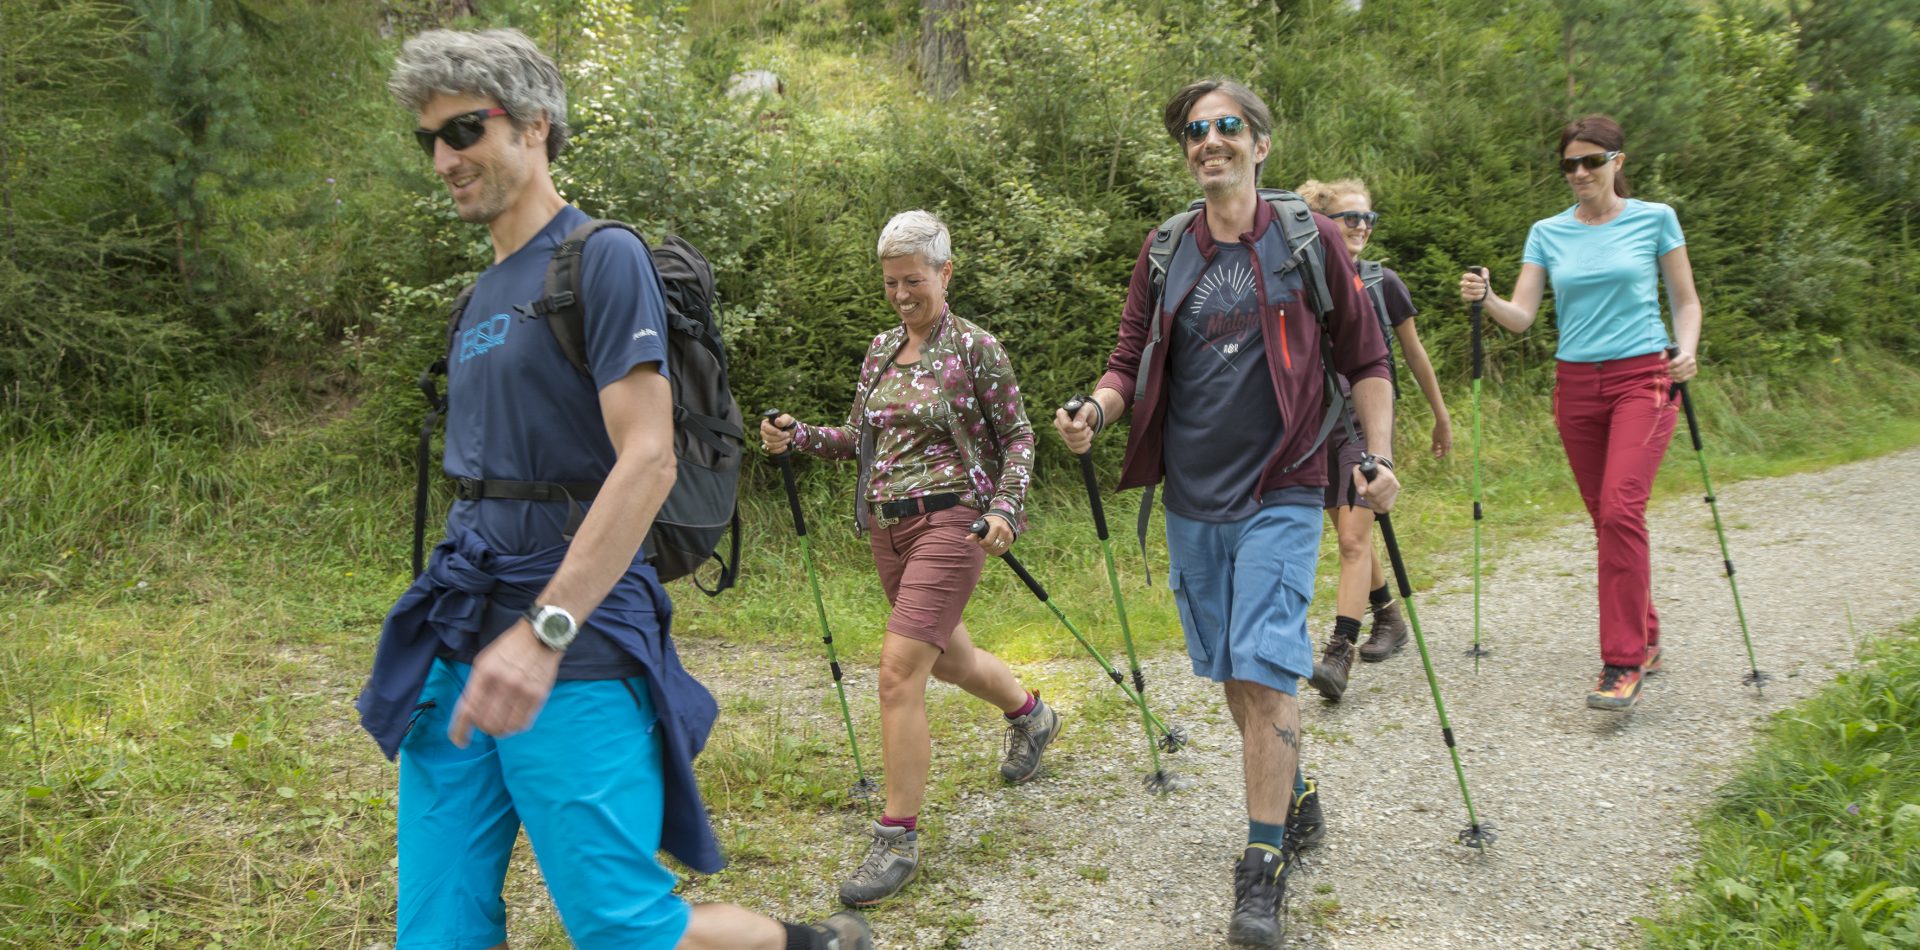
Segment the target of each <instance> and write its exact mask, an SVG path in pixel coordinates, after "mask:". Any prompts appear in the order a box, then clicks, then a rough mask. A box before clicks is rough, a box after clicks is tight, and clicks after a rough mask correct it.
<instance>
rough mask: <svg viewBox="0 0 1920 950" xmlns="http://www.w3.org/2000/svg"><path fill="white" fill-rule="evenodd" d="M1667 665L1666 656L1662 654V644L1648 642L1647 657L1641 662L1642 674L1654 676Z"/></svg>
mask: <svg viewBox="0 0 1920 950" xmlns="http://www.w3.org/2000/svg"><path fill="white" fill-rule="evenodd" d="M1665 665H1666V663H1665V661H1664V658H1663V657H1662V656H1661V655H1660V644H1658V643H1649V644H1647V658H1646V660H1645V661H1644V662H1642V663H1641V664H1640V675H1641V676H1652V675H1653V674H1655V673H1658V672H1660V669H1661V667H1663V666H1665Z"/></svg>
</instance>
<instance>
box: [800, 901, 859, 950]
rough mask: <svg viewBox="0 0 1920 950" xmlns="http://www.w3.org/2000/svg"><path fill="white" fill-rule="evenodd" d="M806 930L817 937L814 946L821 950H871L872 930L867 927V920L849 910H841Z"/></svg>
mask: <svg viewBox="0 0 1920 950" xmlns="http://www.w3.org/2000/svg"><path fill="white" fill-rule="evenodd" d="M808 929H809V930H812V931H813V932H814V933H815V934H817V935H818V936H819V940H818V941H817V942H816V943H815V944H814V945H815V946H816V947H820V948H822V950H873V930H872V928H870V927H868V926H867V919H866V918H865V917H862V916H860V915H859V914H856V913H854V912H853V911H850V910H843V911H841V912H840V913H837V914H835V915H833V916H832V917H828V918H827V919H826V920H823V921H821V922H820V923H817V924H814V925H813V926H811V927H809V928H808Z"/></svg>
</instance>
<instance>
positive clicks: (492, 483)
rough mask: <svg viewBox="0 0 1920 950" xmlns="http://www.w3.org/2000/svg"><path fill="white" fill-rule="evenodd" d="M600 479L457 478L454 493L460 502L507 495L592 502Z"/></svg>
mask: <svg viewBox="0 0 1920 950" xmlns="http://www.w3.org/2000/svg"><path fill="white" fill-rule="evenodd" d="M598 494H600V483H599V482H516V481H509V480H507V479H501V478H455V479H454V480H453V495H454V497H455V498H458V499H460V500H461V501H479V500H481V499H483V498H505V499H509V500H512V501H572V502H583V501H592V500H593V496H595V495H598Z"/></svg>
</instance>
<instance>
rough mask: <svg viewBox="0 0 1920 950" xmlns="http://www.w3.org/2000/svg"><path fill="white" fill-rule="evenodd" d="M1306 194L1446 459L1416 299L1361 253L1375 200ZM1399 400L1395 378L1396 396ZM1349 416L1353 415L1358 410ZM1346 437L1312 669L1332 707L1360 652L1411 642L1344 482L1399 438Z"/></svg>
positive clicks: (1365, 655) (1323, 186)
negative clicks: (1332, 558) (1427, 410)
mask: <svg viewBox="0 0 1920 950" xmlns="http://www.w3.org/2000/svg"><path fill="white" fill-rule="evenodd" d="M1299 194H1300V197H1302V198H1305V199H1306V200H1307V204H1308V205H1309V206H1311V207H1312V208H1313V210H1315V211H1318V212H1320V213H1321V214H1324V215H1326V216H1327V217H1329V218H1332V219H1333V220H1334V221H1336V222H1338V223H1339V225H1340V234H1341V237H1343V238H1344V239H1345V240H1346V244H1347V251H1348V252H1349V253H1351V254H1352V255H1353V260H1354V265H1355V267H1356V268H1357V269H1358V271H1359V274H1360V282H1361V283H1362V284H1363V285H1364V286H1365V287H1366V289H1367V296H1368V297H1369V298H1370V299H1371V300H1372V301H1373V308H1374V310H1375V311H1376V315H1377V316H1378V317H1379V318H1380V325H1381V335H1382V336H1383V337H1385V338H1386V340H1387V351H1388V359H1389V360H1390V361H1391V360H1392V358H1393V351H1394V349H1395V346H1394V344H1395V343H1396V342H1397V343H1398V344H1399V346H1398V349H1399V352H1400V356H1401V357H1402V358H1403V359H1404V360H1405V361H1406V364H1407V368H1408V369H1409V370H1412V372H1413V378H1414V380H1415V381H1416V382H1418V383H1419V384H1420V391H1421V392H1422V393H1424V394H1425V395H1426V397H1427V404H1428V405H1429V406H1432V407H1433V441H1432V450H1433V457H1434V458H1445V457H1446V455H1447V453H1448V452H1450V451H1452V450H1453V423H1452V420H1451V419H1450V418H1449V417H1448V415H1447V402H1446V399H1445V398H1444V397H1442V396H1441V394H1440V380H1439V378H1438V377H1436V376H1435V375H1434V372H1433V362H1432V361H1431V360H1429V359H1428V358H1427V350H1426V347H1424V346H1422V345H1421V344H1420V333H1419V331H1417V330H1416V329H1415V328H1414V323H1413V318H1414V315H1415V314H1417V313H1419V310H1417V309H1416V308H1415V307H1414V305H1413V295H1412V294H1410V293H1408V292H1407V285H1406V283H1405V282H1403V281H1401V279H1400V275H1399V274H1396V273H1394V272H1393V268H1390V267H1387V266H1385V265H1383V264H1381V263H1380V262H1379V261H1370V260H1363V259H1362V258H1361V257H1360V252H1361V251H1362V250H1364V249H1365V248H1366V246H1367V243H1368V242H1369V241H1370V240H1372V238H1373V226H1374V223H1375V222H1377V221H1378V220H1379V219H1380V214H1379V212H1377V211H1374V210H1373V197H1372V195H1370V194H1368V192H1367V185H1366V183H1365V182H1363V181H1361V180H1360V179H1358V178H1344V179H1341V180H1339V181H1330V182H1322V181H1308V182H1306V183H1305V184H1302V185H1301V186H1300V190H1299ZM1340 388H1341V390H1342V391H1343V392H1345V391H1347V389H1348V383H1347V381H1346V380H1345V379H1341V380H1340ZM1399 395H1400V388H1399V382H1398V379H1397V377H1396V378H1395V383H1394V396H1395V397H1396V398H1398V396H1399ZM1347 411H1348V414H1349V415H1350V416H1351V414H1352V411H1353V410H1352V409H1351V408H1349V409H1348V410H1347ZM1347 431H1348V430H1347V427H1345V426H1336V427H1334V430H1333V433H1332V434H1331V435H1329V436H1328V437H1327V460H1328V464H1329V465H1330V466H1332V468H1331V472H1330V474H1329V477H1328V479H1327V499H1326V507H1327V513H1328V514H1329V515H1331V516H1332V517H1333V524H1334V530H1335V531H1336V532H1337V533H1338V535H1339V538H1340V580H1339V585H1338V587H1337V590H1336V593H1335V595H1334V602H1335V611H1334V613H1335V616H1334V621H1333V635H1332V636H1331V637H1329V638H1328V640H1327V646H1326V650H1325V651H1324V652H1323V653H1322V654H1321V657H1320V660H1319V662H1317V663H1315V664H1314V665H1313V679H1312V683H1313V688H1314V689H1316V690H1319V692H1320V695H1322V696H1325V697H1326V698H1327V699H1329V700H1338V699H1339V698H1340V697H1341V696H1342V695H1343V694H1345V693H1346V691H1347V676H1348V674H1349V673H1350V672H1351V671H1352V668H1353V656H1354V654H1355V653H1356V652H1357V653H1358V654H1359V655H1360V659H1362V660H1365V661H1367V662H1369V663H1377V662H1379V661H1381V660H1384V659H1386V658H1388V657H1390V656H1392V655H1393V654H1394V653H1396V652H1398V651H1399V650H1400V648H1401V647H1403V646H1405V645H1406V642H1407V621H1406V618H1404V617H1402V616H1401V615H1400V605H1399V604H1397V603H1395V602H1394V600H1393V592H1392V589H1391V588H1389V587H1388V586H1387V576H1386V572H1385V571H1384V570H1383V569H1382V568H1381V566H1380V556H1379V555H1378V554H1377V553H1375V552H1374V549H1373V509H1372V508H1369V507H1367V506H1366V505H1365V504H1362V503H1361V501H1360V499H1359V498H1357V497H1355V495H1354V491H1353V486H1352V484H1351V482H1352V480H1351V479H1347V478H1340V477H1337V476H1338V475H1340V474H1341V473H1343V472H1349V471H1352V470H1353V466H1355V465H1358V464H1360V457H1361V455H1363V454H1365V452H1366V451H1367V440H1368V439H1382V438H1384V439H1391V438H1392V437H1393V433H1391V432H1388V433H1385V434H1380V433H1369V432H1363V431H1360V429H1359V426H1358V420H1354V428H1353V431H1354V432H1355V434H1357V435H1358V436H1359V439H1358V441H1357V442H1356V441H1355V440H1351V439H1348V438H1347ZM1363 598H1364V601H1363ZM1363 603H1364V604H1365V608H1366V609H1367V610H1368V611H1370V612H1371V613H1372V614H1373V629H1372V631H1371V632H1370V633H1369V634H1368V636H1367V642H1366V643H1365V644H1362V645H1360V646H1359V648H1358V649H1357V650H1356V649H1355V644H1356V642H1357V641H1358V640H1359V639H1360V611H1361V608H1362V604H1363Z"/></svg>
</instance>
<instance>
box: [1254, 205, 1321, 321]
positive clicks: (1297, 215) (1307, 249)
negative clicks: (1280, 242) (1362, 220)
mask: <svg viewBox="0 0 1920 950" xmlns="http://www.w3.org/2000/svg"><path fill="white" fill-rule="evenodd" d="M1260 197H1261V198H1262V199H1264V200H1265V201H1266V202H1267V203H1268V204H1270V205H1272V206H1273V212H1274V214H1275V215H1277V216H1278V217H1279V219H1280V227H1281V229H1282V231H1283V233H1285V234H1286V236H1287V248H1288V249H1289V250H1290V251H1292V252H1293V258H1292V259H1293V262H1294V264H1295V265H1296V266H1298V265H1305V266H1306V268H1307V281H1306V284H1307V302H1308V303H1310V304H1312V305H1313V312H1314V313H1315V314H1317V315H1319V317H1320V319H1321V320H1322V321H1325V320H1326V317H1327V314H1329V313H1332V312H1333V294H1332V293H1331V292H1329V291H1328V289H1327V267H1326V255H1325V253H1324V249H1322V248H1321V246H1320V225H1319V224H1317V223H1315V222H1314V220H1313V209H1312V208H1309V207H1307V200H1306V199H1305V198H1302V197H1300V196H1299V195H1296V194H1294V193H1293V192H1291V191H1285V190H1282V189H1279V188H1262V189H1260Z"/></svg>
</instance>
